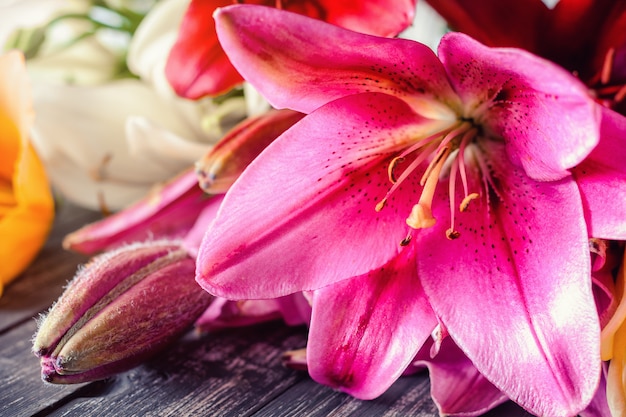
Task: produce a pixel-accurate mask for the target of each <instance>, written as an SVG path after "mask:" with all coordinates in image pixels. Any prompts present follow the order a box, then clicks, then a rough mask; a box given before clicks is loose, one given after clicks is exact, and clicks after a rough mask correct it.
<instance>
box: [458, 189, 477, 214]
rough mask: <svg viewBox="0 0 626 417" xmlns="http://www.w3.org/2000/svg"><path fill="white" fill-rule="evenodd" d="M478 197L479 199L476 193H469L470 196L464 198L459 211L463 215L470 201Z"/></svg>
mask: <svg viewBox="0 0 626 417" xmlns="http://www.w3.org/2000/svg"><path fill="white" fill-rule="evenodd" d="M478 197H480V195H479V194H478V193H471V194H470V195H468V196H466V197H465V198H464V199H463V201H461V204H460V205H459V211H460V212H461V213H463V212H464V211H465V210H467V206H469V203H470V201H472V200H476V199H477V198H478Z"/></svg>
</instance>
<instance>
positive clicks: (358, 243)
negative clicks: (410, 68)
mask: <svg viewBox="0 0 626 417" xmlns="http://www.w3.org/2000/svg"><path fill="white" fill-rule="evenodd" d="M430 123H431V122H430V121H427V120H424V119H420V118H419V117H418V116H417V115H416V114H415V113H413V112H412V110H411V109H410V108H409V107H408V106H407V105H406V103H404V102H402V101H400V100H398V99H396V98H394V97H391V96H388V95H384V94H379V93H370V94H361V95H355V96H349V97H345V98H342V99H339V100H336V101H334V102H332V103H329V104H327V105H326V106H324V107H321V108H320V109H318V110H317V111H315V112H313V113H311V114H310V115H308V116H306V117H305V118H304V119H302V120H301V121H300V122H298V123H297V124H295V125H294V126H293V127H292V128H291V129H289V130H288V131H287V132H285V133H284V134H283V135H282V136H281V137H279V138H278V139H276V141H274V142H273V143H272V144H271V145H270V146H269V147H268V148H267V149H266V150H265V151H264V152H263V153H261V155H260V156H259V157H258V158H257V159H256V160H255V161H254V162H253V163H252V164H251V165H250V166H249V167H248V169H247V170H246V171H245V172H244V173H243V174H242V176H241V177H240V178H239V180H237V181H236V182H235V184H233V186H232V188H231V189H230V191H229V192H228V193H227V194H226V197H225V199H224V202H223V203H222V206H221V208H220V211H219V213H218V216H217V219H216V221H215V223H214V224H213V227H212V228H211V229H210V230H209V231H208V233H207V235H206V236H205V238H204V241H203V242H202V246H201V247H200V253H199V257H198V275H197V279H198V281H199V283H200V285H202V286H203V287H204V288H205V289H206V290H207V291H209V292H211V293H213V294H215V295H219V296H222V297H225V298H232V299H247V298H275V297H278V296H282V295H286V294H289V293H292V292H296V291H303V290H309V289H317V288H320V287H323V286H326V285H328V284H331V283H333V282H336V281H341V280H343V279H346V278H349V277H352V276H357V275H362V274H365V273H367V272H368V271H370V270H372V269H374V268H378V267H380V266H381V265H384V264H385V263H387V262H388V261H389V260H390V259H392V258H393V257H395V256H396V254H397V252H398V249H399V247H400V246H399V243H400V241H402V240H403V239H404V238H405V237H406V233H407V226H406V224H405V223H404V219H405V218H406V216H407V214H408V213H410V211H411V208H412V206H413V204H414V203H415V201H417V200H418V197H419V196H418V195H416V193H417V192H418V191H419V185H418V184H417V181H418V179H415V178H413V179H408V180H407V181H405V182H403V183H402V185H401V188H400V189H398V191H397V192H396V193H395V194H393V195H392V199H390V201H389V206H388V207H386V208H385V209H383V210H382V211H381V212H376V211H375V206H376V204H377V203H378V202H380V201H381V200H382V198H383V197H384V196H385V194H386V192H387V190H388V189H389V188H390V186H391V183H390V182H389V179H388V174H387V164H388V162H389V160H390V159H391V157H392V156H395V151H397V150H398V149H401V148H403V147H404V146H405V143H406V142H407V141H410V140H413V139H414V138H415V137H421V135H424V130H429V129H432V125H431V124H430ZM421 124H422V125H421ZM259 277H262V279H260V278H259Z"/></svg>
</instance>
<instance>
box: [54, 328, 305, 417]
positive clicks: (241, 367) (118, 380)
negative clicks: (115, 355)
mask: <svg viewBox="0 0 626 417" xmlns="http://www.w3.org/2000/svg"><path fill="white" fill-rule="evenodd" d="M305 338H306V335H305V329H304V328H289V327H287V326H284V325H282V324H280V323H269V324H265V325H260V326H255V327H251V328H246V329H237V330H229V331H224V332H221V333H217V334H211V335H206V336H203V337H197V336H194V335H193V334H189V335H187V336H186V337H185V338H183V339H182V340H181V341H179V342H178V343H176V344H175V345H173V346H172V347H171V348H170V349H168V350H166V351H165V352H163V353H162V354H160V355H158V356H157V357H155V358H154V359H153V360H151V361H148V362H147V363H145V364H144V365H142V366H140V367H138V368H135V369H134V370H132V371H129V372H126V373H124V374H121V375H118V376H117V377H115V378H111V379H110V380H109V381H107V383H106V386H105V387H99V388H98V392H97V393H96V394H95V395H92V393H90V392H89V391H88V390H85V391H83V392H82V393H81V395H82V396H80V397H78V396H75V397H73V398H72V399H71V400H70V401H66V402H62V403H59V404H58V407H57V408H56V409H54V410H49V411H48V412H47V413H46V414H45V415H50V416H61V415H63V416H67V415H77V416H78V415H80V416H90V415H124V416H177V417H179V416H187V415H251V414H252V413H254V412H255V411H256V410H258V409H259V408H261V407H263V406H264V405H265V404H267V403H268V402H270V401H271V400H272V399H273V398H275V397H277V396H278V395H280V394H281V393H282V392H284V391H285V390H287V389H289V388H290V387H291V386H293V385H294V384H295V383H297V382H298V381H300V380H301V379H303V378H305V376H304V375H302V374H301V373H299V372H297V371H293V370H291V369H287V368H285V367H283V366H282V365H281V359H280V358H281V355H282V352H283V351H285V350H289V349H293V348H297V347H301V346H303V344H304V343H305ZM42 415H44V414H42Z"/></svg>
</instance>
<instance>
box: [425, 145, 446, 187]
mask: <svg viewBox="0 0 626 417" xmlns="http://www.w3.org/2000/svg"><path fill="white" fill-rule="evenodd" d="M449 150H450V148H448V147H447V146H445V147H443V148H441V149H439V151H438V152H437V156H436V157H435V158H434V159H433V160H432V161H430V164H428V168H426V171H425V172H424V175H422V179H421V180H420V185H421V186H422V187H423V186H424V184H425V183H426V181H427V180H428V178H430V174H431V173H432V172H433V170H434V169H435V167H436V166H439V170H441V166H440V165H441V161H442V160H444V155H445V156H446V157H447V156H448V155H449V154H450V153H449V152H448V151H449ZM437 176H439V175H437Z"/></svg>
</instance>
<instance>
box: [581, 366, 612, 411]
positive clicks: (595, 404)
mask: <svg viewBox="0 0 626 417" xmlns="http://www.w3.org/2000/svg"><path fill="white" fill-rule="evenodd" d="M607 366H608V363H606V362H605V363H604V364H603V368H604V370H603V372H602V377H601V378H600V384H599V385H598V389H597V390H596V395H594V396H593V399H592V400H591V402H590V403H589V405H587V408H585V409H584V410H583V411H581V412H580V413H579V416H580V417H607V416H611V415H613V416H617V415H618V414H611V409H610V408H609V403H608V401H607V392H606V377H605V375H606V372H607V371H606V368H607Z"/></svg>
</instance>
